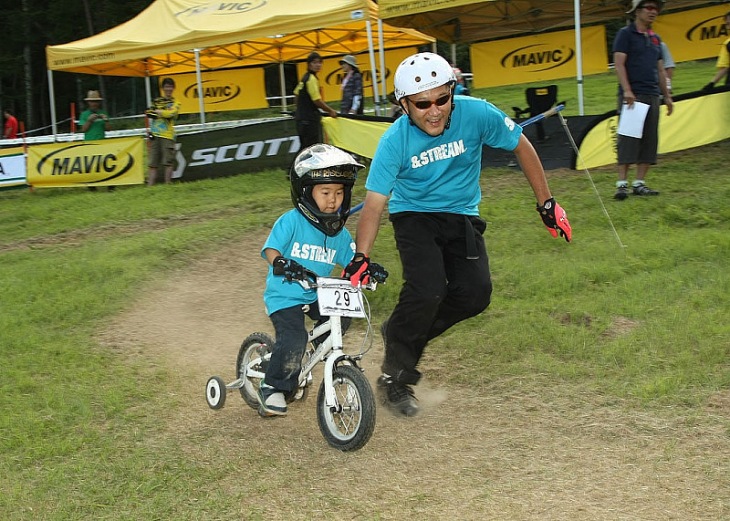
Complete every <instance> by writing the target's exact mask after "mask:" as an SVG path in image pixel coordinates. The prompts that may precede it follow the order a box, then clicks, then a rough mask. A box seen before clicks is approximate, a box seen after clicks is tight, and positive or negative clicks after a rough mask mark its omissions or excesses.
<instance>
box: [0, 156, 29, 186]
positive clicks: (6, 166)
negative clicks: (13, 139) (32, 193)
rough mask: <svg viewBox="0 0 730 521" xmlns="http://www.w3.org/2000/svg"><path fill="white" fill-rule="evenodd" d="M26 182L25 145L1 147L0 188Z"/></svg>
mask: <svg viewBox="0 0 730 521" xmlns="http://www.w3.org/2000/svg"><path fill="white" fill-rule="evenodd" d="M24 184H25V153H24V152H23V147H12V148H2V149H0V188H2V187H5V186H18V185H24Z"/></svg>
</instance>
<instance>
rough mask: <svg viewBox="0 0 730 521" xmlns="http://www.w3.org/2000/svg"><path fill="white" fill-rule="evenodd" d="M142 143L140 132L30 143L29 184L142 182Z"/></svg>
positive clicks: (126, 183) (106, 184)
mask: <svg viewBox="0 0 730 521" xmlns="http://www.w3.org/2000/svg"><path fill="white" fill-rule="evenodd" d="M144 146H145V141H144V138H142V137H141V136H139V137H125V138H115V139H102V140H99V141H75V142H71V143H49V144H39V145H32V146H30V147H29V148H28V184H29V185H32V186H33V187H37V188H51V187H73V186H110V185H136V184H142V183H143V182H144V173H145V170H146V168H145V161H144Z"/></svg>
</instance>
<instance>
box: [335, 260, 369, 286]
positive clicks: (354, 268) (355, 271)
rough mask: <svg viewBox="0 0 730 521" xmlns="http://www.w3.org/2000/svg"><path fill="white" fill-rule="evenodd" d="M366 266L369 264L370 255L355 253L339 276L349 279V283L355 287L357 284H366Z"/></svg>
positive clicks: (367, 276)
mask: <svg viewBox="0 0 730 521" xmlns="http://www.w3.org/2000/svg"><path fill="white" fill-rule="evenodd" d="M368 266H370V257H366V256H365V254H364V253H356V254H355V256H354V257H353V258H352V260H351V261H350V264H348V265H347V266H345V269H344V270H342V275H341V277H342V278H344V279H350V284H352V285H353V286H355V287H357V286H358V285H359V284H367V283H368V282H370V274H369V273H368Z"/></svg>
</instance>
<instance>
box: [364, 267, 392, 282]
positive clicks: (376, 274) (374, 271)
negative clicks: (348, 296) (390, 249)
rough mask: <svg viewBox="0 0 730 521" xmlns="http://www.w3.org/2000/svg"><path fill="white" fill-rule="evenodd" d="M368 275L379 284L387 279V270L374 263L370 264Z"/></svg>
mask: <svg viewBox="0 0 730 521" xmlns="http://www.w3.org/2000/svg"><path fill="white" fill-rule="evenodd" d="M368 273H369V274H370V276H371V277H372V278H373V279H375V282H380V283H381V284H382V283H383V282H385V280H386V279H387V278H388V272H387V270H386V269H385V268H383V267H382V266H381V265H380V264H376V263H375V262H371V263H370V266H369V267H368Z"/></svg>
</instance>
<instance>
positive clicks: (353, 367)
mask: <svg viewBox="0 0 730 521" xmlns="http://www.w3.org/2000/svg"><path fill="white" fill-rule="evenodd" d="M376 276H377V275H375V274H374V275H372V276H371V278H370V282H369V283H368V284H366V285H362V286H360V287H353V286H352V284H351V283H350V281H349V280H348V279H341V278H334V277H319V276H317V275H316V274H315V273H313V272H311V271H308V270H305V273H304V278H303V280H299V281H297V282H299V283H300V284H301V285H302V286H304V287H306V288H316V290H317V299H318V303H319V309H320V314H321V315H322V316H323V317H329V319H328V320H327V321H326V322H324V323H322V324H320V325H318V326H315V327H313V328H312V329H311V330H310V331H309V338H308V342H309V345H308V347H307V350H306V351H305V353H304V357H303V359H302V370H301V373H300V374H299V386H298V387H297V388H296V389H295V390H294V391H292V392H291V393H288V395H287V396H286V400H287V402H293V401H295V400H304V399H305V398H306V397H307V394H308V392H309V388H310V387H311V385H312V382H313V377H312V370H313V369H314V367H315V366H316V365H317V364H318V363H319V362H324V375H323V379H322V383H321V384H320V386H319V393H318V394H317V420H318V424H319V429H320V431H321V432H322V435H323V436H324V438H325V439H326V440H327V442H328V443H329V444H330V445H331V446H333V447H335V448H337V449H339V450H342V451H352V450H357V449H360V448H362V447H363V446H364V445H365V444H366V443H367V442H368V440H369V439H370V436H372V434H373V430H374V429H375V398H374V396H373V391H372V388H371V387H370V382H368V380H367V378H366V377H365V375H364V373H363V369H361V368H360V365H359V363H360V360H361V359H362V357H363V355H364V354H365V353H366V352H367V350H364V349H361V350H360V352H359V353H357V354H346V353H345V352H344V351H343V343H342V324H341V317H343V316H344V317H354V318H365V319H366V320H367V323H368V328H367V333H366V335H365V340H364V342H363V345H364V344H365V343H366V342H367V341H368V338H370V344H372V337H371V336H370V335H371V332H372V327H371V324H370V309H369V305H368V303H367V299H365V298H364V295H363V293H362V289H363V288H364V289H369V290H372V291H375V289H376V287H377V284H378V282H384V281H385V278H382V279H379V280H375V277H376ZM328 333H329V336H328V335H327V334H328ZM322 339H324V340H322ZM273 346H274V340H273V338H271V336H269V335H268V334H266V333H252V334H250V335H249V336H248V337H247V338H246V339H245V340H244V341H243V344H241V348H240V350H239V351H238V359H237V361H236V376H237V378H236V380H234V381H233V382H231V383H229V384H228V385H226V384H225V382H224V381H223V380H222V379H221V378H220V377H218V376H213V377H211V378H210V379H209V380H208V383H207V385H206V392H205V397H206V399H207V401H208V405H209V406H210V408H211V409H220V408H221V407H223V405H224V403H225V401H226V391H227V390H228V389H238V390H239V391H240V392H241V396H242V397H243V400H244V401H245V402H246V403H247V404H248V405H249V406H251V407H252V408H254V409H257V410H258V409H259V401H258V398H257V394H258V389H259V384H260V383H261V381H262V380H263V378H264V375H265V373H266V368H267V366H268V363H269V360H270V359H271V350H272V348H273Z"/></svg>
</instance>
